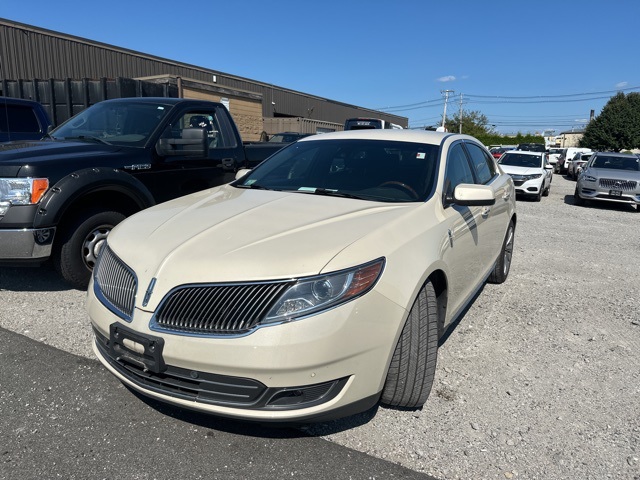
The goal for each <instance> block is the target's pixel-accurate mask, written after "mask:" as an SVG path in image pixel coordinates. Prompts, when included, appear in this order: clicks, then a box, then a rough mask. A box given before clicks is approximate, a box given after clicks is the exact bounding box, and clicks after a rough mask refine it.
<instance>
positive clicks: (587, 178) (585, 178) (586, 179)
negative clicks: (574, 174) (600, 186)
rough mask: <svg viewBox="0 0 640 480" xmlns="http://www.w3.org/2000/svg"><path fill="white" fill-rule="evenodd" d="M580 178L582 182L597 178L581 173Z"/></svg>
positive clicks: (593, 180) (592, 180)
mask: <svg viewBox="0 0 640 480" xmlns="http://www.w3.org/2000/svg"><path fill="white" fill-rule="evenodd" d="M582 180H583V181H584V182H595V181H597V180H598V179H597V178H596V177H592V176H591V175H586V174H583V175H582Z"/></svg>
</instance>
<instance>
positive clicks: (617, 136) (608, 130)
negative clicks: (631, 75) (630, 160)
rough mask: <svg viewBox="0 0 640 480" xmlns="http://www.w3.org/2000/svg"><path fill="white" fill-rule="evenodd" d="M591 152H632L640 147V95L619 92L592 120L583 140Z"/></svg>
mask: <svg viewBox="0 0 640 480" xmlns="http://www.w3.org/2000/svg"><path fill="white" fill-rule="evenodd" d="M580 146H581V147H586V148H591V149H592V150H599V151H606V150H613V151H614V152H619V151H620V150H631V149H632V148H639V147H640V93H637V92H631V93H629V94H627V95H625V94H624V93H622V92H618V93H617V94H616V95H615V96H613V97H611V99H609V101H608V102H607V104H606V105H605V106H604V107H603V108H602V112H600V115H598V116H597V117H596V118H595V119H593V120H592V121H591V122H590V123H589V125H587V128H586V129H585V132H584V135H583V137H582V139H581V140H580Z"/></svg>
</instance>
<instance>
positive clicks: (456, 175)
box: [444, 143, 476, 197]
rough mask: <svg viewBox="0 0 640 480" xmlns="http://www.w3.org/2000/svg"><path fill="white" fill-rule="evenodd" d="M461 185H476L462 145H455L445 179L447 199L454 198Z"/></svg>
mask: <svg viewBox="0 0 640 480" xmlns="http://www.w3.org/2000/svg"><path fill="white" fill-rule="evenodd" d="M461 183H476V182H475V179H474V177H473V172H472V171H471V166H470V165H469V160H468V159H467V154H466V153H465V151H464V148H463V147H462V144H461V143H457V144H455V145H454V146H453V147H451V149H450V150H449V155H448V157H447V170H446V172H445V177H444V185H445V189H446V191H445V192H444V193H445V195H446V196H447V197H453V191H454V190H455V188H456V187H457V186H458V185H460V184H461Z"/></svg>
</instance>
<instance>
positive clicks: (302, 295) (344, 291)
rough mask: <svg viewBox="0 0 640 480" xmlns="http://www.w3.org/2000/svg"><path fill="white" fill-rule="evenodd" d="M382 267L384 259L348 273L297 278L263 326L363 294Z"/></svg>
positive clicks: (345, 271) (377, 276) (314, 311)
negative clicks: (296, 281)
mask: <svg viewBox="0 0 640 480" xmlns="http://www.w3.org/2000/svg"><path fill="white" fill-rule="evenodd" d="M383 267H384V258H380V259H378V260H374V261H373V262H370V263H366V264H364V265H360V266H358V267H354V268H350V269H348V270H341V271H339V272H334V273H328V274H326V275H318V276H317V277H310V278H303V279H300V280H299V281H298V283H296V284H295V285H293V286H291V287H290V288H289V289H288V290H286V291H285V292H284V293H283V294H282V296H281V297H280V298H279V299H278V301H277V302H276V304H275V305H274V306H273V308H272V309H271V311H270V312H269V313H268V314H267V316H266V317H265V319H264V320H263V321H262V323H263V324H268V323H276V322H288V321H291V320H294V319H295V318H298V317H302V316H307V315H311V314H314V313H318V312H320V311H322V310H327V309H329V308H333V307H335V306H337V305H340V304H343V303H345V302H348V301H349V300H353V299H354V298H357V297H359V296H360V295H364V294H365V293H367V292H368V291H369V290H371V288H373V286H374V285H375V283H376V281H377V280H378V278H380V274H381V273H382V269H383Z"/></svg>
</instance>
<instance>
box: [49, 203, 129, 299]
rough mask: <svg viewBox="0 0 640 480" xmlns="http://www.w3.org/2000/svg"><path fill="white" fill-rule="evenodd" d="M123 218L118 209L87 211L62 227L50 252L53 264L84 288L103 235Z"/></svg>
mask: <svg viewBox="0 0 640 480" xmlns="http://www.w3.org/2000/svg"><path fill="white" fill-rule="evenodd" d="M124 219H125V216H124V215H123V214H122V213H120V212H111V211H104V210H89V211H86V212H84V213H81V214H80V215H78V216H77V217H76V218H75V219H74V220H73V221H72V222H71V223H69V224H67V225H66V226H63V227H62V231H61V232H60V239H59V241H57V242H56V245H55V248H54V252H53V264H54V266H55V268H56V270H57V271H58V273H60V275H62V278H64V279H65V280H66V281H67V282H68V283H70V284H71V285H73V286H74V287H75V288H77V289H79V290H85V289H86V288H87V285H88V284H89V279H90V278H91V272H92V270H93V267H94V265H95V262H96V258H97V256H98V254H99V253H100V249H101V248H102V246H103V245H104V241H105V239H106V238H107V235H109V232H111V230H112V229H113V227H115V226H116V225H117V224H118V223H120V222H121V221H122V220H124Z"/></svg>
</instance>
